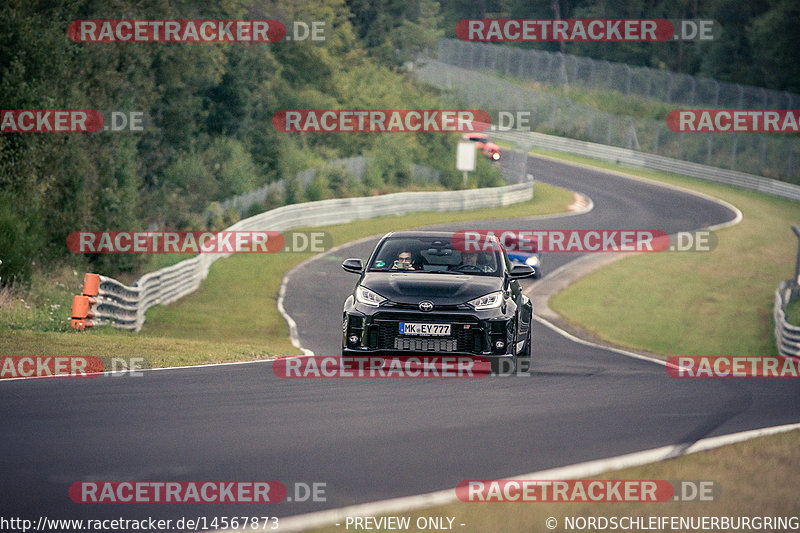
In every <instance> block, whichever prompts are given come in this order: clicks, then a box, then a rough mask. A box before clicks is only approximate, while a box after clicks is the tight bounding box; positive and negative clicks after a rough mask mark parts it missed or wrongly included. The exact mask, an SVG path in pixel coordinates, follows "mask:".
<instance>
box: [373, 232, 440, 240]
mask: <svg viewBox="0 0 800 533" xmlns="http://www.w3.org/2000/svg"><path fill="white" fill-rule="evenodd" d="M455 234H456V232H454V231H393V232H391V233H387V234H386V235H384V236H383V238H384V239H388V238H399V239H403V238H410V239H413V238H415V237H434V238H440V239H450V238H452V237H453V235H455Z"/></svg>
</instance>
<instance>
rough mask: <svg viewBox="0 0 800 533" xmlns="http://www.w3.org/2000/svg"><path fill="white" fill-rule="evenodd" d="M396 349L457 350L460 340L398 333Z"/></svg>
mask: <svg viewBox="0 0 800 533" xmlns="http://www.w3.org/2000/svg"><path fill="white" fill-rule="evenodd" d="M394 349H395V350H401V351H406V352H408V351H411V352H455V351H458V341H457V340H456V339H454V338H453V337H440V338H435V339H431V338H420V337H403V336H400V335H397V336H395V338H394Z"/></svg>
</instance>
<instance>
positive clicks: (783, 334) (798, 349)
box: [772, 281, 800, 357]
mask: <svg viewBox="0 0 800 533" xmlns="http://www.w3.org/2000/svg"><path fill="white" fill-rule="evenodd" d="M798 296H800V287H798V286H797V285H795V284H794V283H793V282H791V281H784V282H782V283H781V284H780V285H778V290H777V291H775V306H774V308H773V315H772V316H773V317H774V318H775V344H776V345H777V346H778V353H779V354H781V355H782V356H783V357H800V327H797V326H793V325H791V324H789V322H788V321H787V320H786V306H787V305H788V303H789V302H791V301H792V300H794V299H796V298H797V297H798Z"/></svg>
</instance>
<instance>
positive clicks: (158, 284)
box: [71, 182, 533, 331]
mask: <svg viewBox="0 0 800 533" xmlns="http://www.w3.org/2000/svg"><path fill="white" fill-rule="evenodd" d="M532 198H533V182H527V183H518V184H515V185H509V186H506V187H492V188H484V189H470V190H463V191H443V192H400V193H393V194H386V195H383V196H372V197H367V198H338V199H333V200H321V201H318V202H307V203H302V204H294V205H287V206H283V207H278V208H276V209H272V210H270V211H265V212H264V213H260V214H258V215H255V216H252V217H249V218H246V219H244V220H240V221H239V222H237V223H236V224H234V225H232V226H231V227H229V228H227V229H226V230H225V231H285V230H289V229H292V228H299V227H313V226H324V225H329V224H344V223H347V222H352V221H354V220H361V219H367V218H373V217H379V216H385V215H402V214H405V213H410V212H415V211H461V210H467V209H478V208H482V207H500V206H505V205H511V204H515V203H518V202H524V201H527V200H530V199H532ZM229 255H230V254H229V253H226V254H216V253H203V254H198V255H196V256H194V257H192V258H191V259H186V260H184V261H181V262H180V263H177V264H175V265H172V266H168V267H166V268H162V269H160V270H156V271H155V272H150V273H148V274H145V275H143V276H142V277H141V278H139V279H138V280H136V281H135V282H134V283H133V285H131V286H128V285H125V284H123V283H121V282H119V281H117V280H115V279H113V278H109V277H106V276H98V277H96V278H95V277H94V276H95V275H92V274H87V275H86V277H85V278H84V294H83V296H75V298H74V299H73V305H72V320H71V323H72V327H74V328H75V329H79V330H82V329H84V328H86V327H92V326H100V325H112V326H115V327H118V328H121V329H128V330H133V331H139V330H140V329H141V328H142V325H143V324H144V321H145V313H146V312H147V310H148V309H150V308H151V307H153V306H154V305H158V304H169V303H171V302H174V301H175V300H177V299H179V298H181V297H183V296H185V295H187V294H190V293H192V292H194V291H195V290H197V288H198V287H199V286H200V283H201V282H202V281H203V280H204V279H205V278H206V277H207V276H208V271H209V268H210V267H211V265H212V264H213V263H214V261H216V260H217V259H220V258H223V257H227V256H229ZM95 285H96V288H95ZM76 315H77V316H76Z"/></svg>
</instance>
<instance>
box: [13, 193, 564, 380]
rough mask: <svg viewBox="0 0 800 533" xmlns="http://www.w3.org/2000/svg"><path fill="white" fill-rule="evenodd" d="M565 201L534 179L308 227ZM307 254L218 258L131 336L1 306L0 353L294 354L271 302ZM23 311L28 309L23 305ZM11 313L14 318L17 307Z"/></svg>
mask: <svg viewBox="0 0 800 533" xmlns="http://www.w3.org/2000/svg"><path fill="white" fill-rule="evenodd" d="M571 203H572V193H571V192H569V191H566V190H564V189H560V188H558V187H552V186H548V185H545V184H541V183H540V184H536V197H535V199H534V200H532V201H528V202H523V203H520V204H516V205H511V206H506V207H504V208H502V209H493V208H490V209H478V210H473V211H462V212H454V213H412V214H408V215H404V216H387V217H380V218H376V219H370V220H368V221H363V220H362V221H358V222H353V223H350V224H341V225H336V226H329V227H323V228H315V229H317V230H321V231H326V232H328V233H329V234H330V235H331V237H332V238H333V244H334V245H338V244H342V243H346V242H349V241H352V240H354V239H357V238H360V237H365V236H369V235H374V234H381V233H385V232H388V231H392V230H398V229H405V228H412V227H419V226H426V225H431V224H441V223H447V222H459V221H468V220H479V219H489V218H497V217H502V218H506V217H513V218H517V217H526V216H535V215H541V214H550V213H557V212H563V211H564V210H565V209H566V207H567V206H568V205H569V204H571ZM308 257H310V254H268V255H267V254H265V255H258V254H241V255H233V256H231V257H229V258H227V259H222V260H219V261H217V262H215V263H214V265H213V266H212V267H211V270H210V272H209V275H208V278H207V279H206V280H205V281H204V282H203V284H202V286H201V288H200V290H198V291H196V292H194V293H192V294H190V295H188V296H186V297H184V298H182V299H180V300H179V301H177V302H175V303H173V304H170V305H167V306H156V307H154V308H152V309H150V310H149V311H148V313H147V321H146V322H145V325H144V328H143V329H142V331H141V332H140V333H138V334H137V333H131V332H127V331H121V330H116V329H114V328H111V327H103V328H97V329H89V330H86V331H84V332H76V331H72V330H71V329H69V327H68V326H66V324H68V318H67V317H66V315H67V314H68V313H69V311H68V309H69V304H68V303H66V304H63V305H62V306H61V307H60V309H61V311H60V312H59V313H58V320H60V321H62V322H61V324H62V326H60V327H61V328H62V329H63V330H64V331H41V330H40V329H39V330H37V329H36V327H37V324H38V322H36V321H35V320H33V319H31V322H29V323H23V322H15V323H14V324H11V323H10V322H9V320H8V317H9V316H10V313H11V311H10V306H8V305H7V306H4V307H3V308H2V310H0V356H6V355H43V356H44V355H85V356H96V357H105V356H109V355H113V356H118V357H145V358H146V364H147V365H148V366H180V365H189V364H202V363H212V362H231V361H248V360H255V359H264V358H267V357H272V356H278V355H286V354H296V353H298V351H297V349H296V348H294V347H293V346H292V345H291V343H290V341H289V333H288V327H287V326H286V322H285V321H284V319H283V317H281V315H280V314H279V313H278V310H277V308H276V300H277V296H278V291H279V288H280V283H281V279H282V278H283V275H284V274H285V272H287V271H288V270H289V269H290V268H292V267H293V266H295V265H297V264H299V263H300V262H301V261H303V260H305V259H307V258H308ZM333 268H339V267H338V265H334V267H333ZM68 278H69V280H70V283H69V284H66V285H65V287H64V288H59V293H58V294H59V295H60V296H59V297H62V296H63V297H64V298H67V297H68V298H69V300H71V295H72V294H77V293H78V292H80V290H81V289H80V287H81V284H80V282H79V280H82V276H78V275H77V273H75V274H73V273H72V272H69V273H68ZM73 278H74V279H73ZM42 290H43V291H44V295H43V296H42V299H43V300H44V301H45V303H43V304H41V305H43V306H47V304H46V301H47V296H48V293H47V291H45V290H44V289H42ZM61 293H63V295H62V294H61ZM50 296H53V294H52V292H51V293H50ZM14 307H15V309H17V308H18V307H19V306H18V305H17V304H15V305H14ZM30 307H31V308H32V309H33V308H34V307H35V306H30ZM23 311H24V312H26V313H30V312H32V311H31V309H24V307H23ZM14 313H15V316H16V315H17V314H18V313H20V311H19V310H18V309H17V310H15V311H14ZM48 322H49V321H48Z"/></svg>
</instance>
